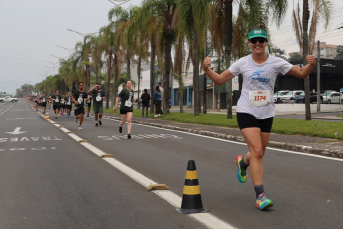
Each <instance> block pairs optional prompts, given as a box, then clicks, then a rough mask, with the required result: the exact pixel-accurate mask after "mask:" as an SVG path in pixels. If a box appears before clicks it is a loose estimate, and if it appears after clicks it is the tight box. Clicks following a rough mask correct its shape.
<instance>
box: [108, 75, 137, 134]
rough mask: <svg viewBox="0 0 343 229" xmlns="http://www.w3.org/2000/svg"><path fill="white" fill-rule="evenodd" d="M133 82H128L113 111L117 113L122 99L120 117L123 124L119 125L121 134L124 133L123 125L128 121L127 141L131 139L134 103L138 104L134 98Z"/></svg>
mask: <svg viewBox="0 0 343 229" xmlns="http://www.w3.org/2000/svg"><path fill="white" fill-rule="evenodd" d="M131 87H132V82H131V81H130V80H129V81H127V82H126V88H123V90H122V91H121V92H120V93H119V95H118V97H117V99H116V105H115V107H114V108H113V111H114V112H115V111H116V110H117V108H118V102H119V99H120V98H121V99H122V101H121V104H120V116H121V122H120V124H119V133H122V132H123V125H124V124H125V122H126V119H127V139H130V138H131V127H132V124H131V120H132V114H133V103H132V101H133V102H136V98H133V91H132V90H131Z"/></svg>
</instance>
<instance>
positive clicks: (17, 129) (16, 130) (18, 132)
mask: <svg viewBox="0 0 343 229" xmlns="http://www.w3.org/2000/svg"><path fill="white" fill-rule="evenodd" d="M20 129H21V127H16V128H15V129H14V131H13V132H5V133H8V134H15V135H17V134H23V133H26V132H27V131H22V132H20Z"/></svg>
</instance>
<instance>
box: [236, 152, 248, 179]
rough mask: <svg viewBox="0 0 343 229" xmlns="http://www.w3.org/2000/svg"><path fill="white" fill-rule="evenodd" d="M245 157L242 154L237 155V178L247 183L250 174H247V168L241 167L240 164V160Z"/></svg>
mask: <svg viewBox="0 0 343 229" xmlns="http://www.w3.org/2000/svg"><path fill="white" fill-rule="evenodd" d="M242 159H243V156H242V155H238V156H237V157H236V160H235V161H236V165H237V166H238V171H237V178H238V181H239V182H241V183H245V182H247V179H248V174H247V170H246V169H241V166H240V164H239V162H241V160H242Z"/></svg>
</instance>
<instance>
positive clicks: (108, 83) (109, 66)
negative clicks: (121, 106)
mask: <svg viewBox="0 0 343 229" xmlns="http://www.w3.org/2000/svg"><path fill="white" fill-rule="evenodd" d="M107 61H108V64H107V67H108V69H107V91H106V94H107V95H106V109H108V108H109V107H110V85H111V82H110V81H111V69H112V67H111V66H112V52H111V53H110V54H109V56H108V60H107Z"/></svg>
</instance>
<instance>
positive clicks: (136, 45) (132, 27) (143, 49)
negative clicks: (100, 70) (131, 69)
mask: <svg viewBox="0 0 343 229" xmlns="http://www.w3.org/2000/svg"><path fill="white" fill-rule="evenodd" d="M136 10H137V11H136V12H135V13H134V15H133V17H132V19H131V21H130V24H129V26H128V29H127V36H128V37H131V38H132V40H133V44H132V49H133V50H134V55H136V56H138V64H137V75H138V98H139V97H140V80H141V66H142V60H145V61H147V59H148V48H149V38H148V37H146V36H144V28H143V26H144V24H145V23H144V21H143V12H142V8H140V7H137V8H136ZM138 109H140V107H139V103H138Z"/></svg>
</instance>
